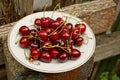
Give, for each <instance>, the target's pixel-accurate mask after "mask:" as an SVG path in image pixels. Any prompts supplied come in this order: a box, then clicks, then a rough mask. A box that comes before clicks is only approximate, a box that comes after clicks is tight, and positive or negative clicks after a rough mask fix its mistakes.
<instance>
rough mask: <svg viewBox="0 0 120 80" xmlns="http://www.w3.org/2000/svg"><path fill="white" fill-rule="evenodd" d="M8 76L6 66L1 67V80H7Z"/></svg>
mask: <svg viewBox="0 0 120 80" xmlns="http://www.w3.org/2000/svg"><path fill="white" fill-rule="evenodd" d="M6 77H7V74H6V69H5V66H0V80H7V78H6Z"/></svg>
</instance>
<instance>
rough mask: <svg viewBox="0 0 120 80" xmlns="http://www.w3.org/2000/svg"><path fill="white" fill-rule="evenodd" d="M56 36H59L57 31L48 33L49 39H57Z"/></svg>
mask: <svg viewBox="0 0 120 80" xmlns="http://www.w3.org/2000/svg"><path fill="white" fill-rule="evenodd" d="M58 38H59V34H58V31H54V32H53V33H52V34H51V35H50V39H51V40H57V39H58Z"/></svg>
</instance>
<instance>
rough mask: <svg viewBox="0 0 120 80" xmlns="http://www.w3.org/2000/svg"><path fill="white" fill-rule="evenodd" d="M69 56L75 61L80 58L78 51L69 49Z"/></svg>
mask: <svg viewBox="0 0 120 80" xmlns="http://www.w3.org/2000/svg"><path fill="white" fill-rule="evenodd" d="M70 56H71V59H72V60H76V59H78V58H79V57H80V56H81V52H80V51H79V50H77V49H71V54H70Z"/></svg>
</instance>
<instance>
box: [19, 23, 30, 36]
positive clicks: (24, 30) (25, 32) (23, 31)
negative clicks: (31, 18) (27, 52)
mask: <svg viewBox="0 0 120 80" xmlns="http://www.w3.org/2000/svg"><path fill="white" fill-rule="evenodd" d="M19 33H20V34H21V35H29V34H30V30H29V28H28V27H27V26H25V25H24V26H21V27H20V29H19Z"/></svg>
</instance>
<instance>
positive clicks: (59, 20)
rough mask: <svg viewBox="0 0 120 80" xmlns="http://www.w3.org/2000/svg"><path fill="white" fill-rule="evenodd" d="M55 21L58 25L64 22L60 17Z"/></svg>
mask: <svg viewBox="0 0 120 80" xmlns="http://www.w3.org/2000/svg"><path fill="white" fill-rule="evenodd" d="M56 21H57V22H59V23H60V24H61V23H63V22H64V21H63V19H62V18H60V17H58V18H57V19H56Z"/></svg>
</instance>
